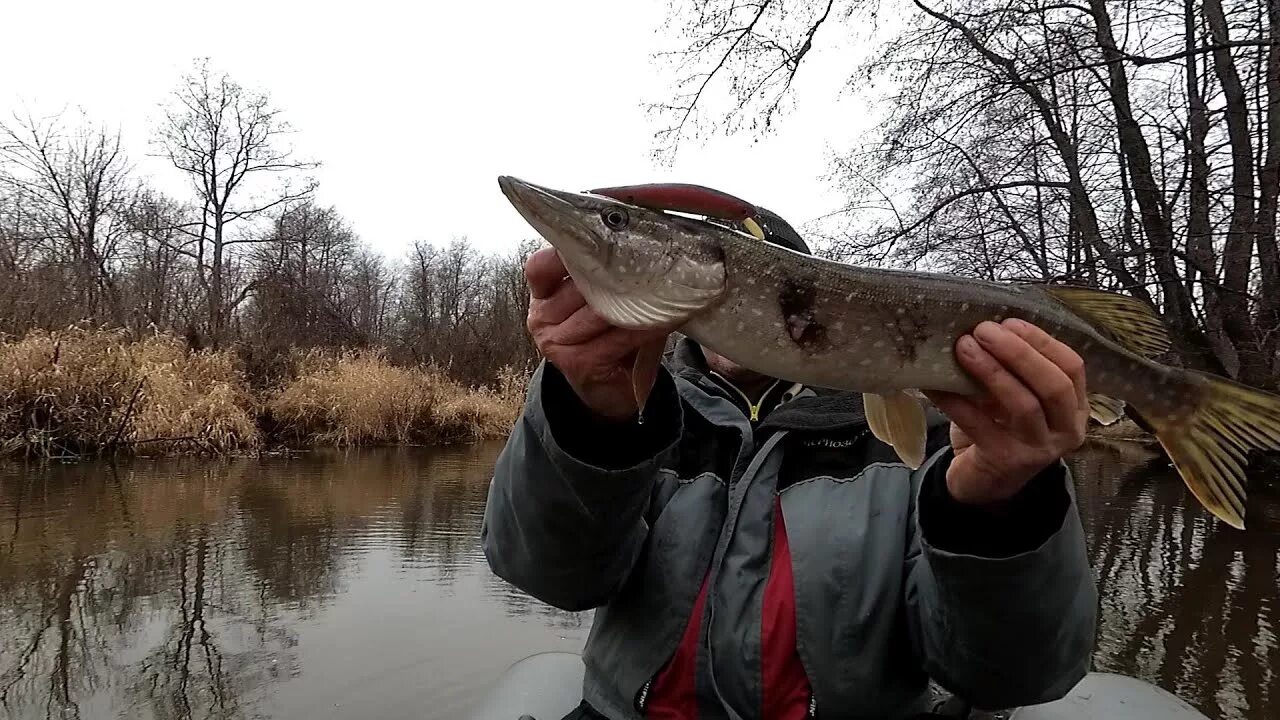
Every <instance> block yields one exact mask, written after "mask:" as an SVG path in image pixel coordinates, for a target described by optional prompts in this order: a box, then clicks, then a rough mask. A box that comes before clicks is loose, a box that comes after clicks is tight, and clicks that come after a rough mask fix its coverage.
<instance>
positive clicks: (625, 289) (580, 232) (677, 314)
mask: <svg viewBox="0 0 1280 720" xmlns="http://www.w3.org/2000/svg"><path fill="white" fill-rule="evenodd" d="M498 185H499V187H501V189H502V192H503V194H505V195H506V197H507V199H508V200H509V201H510V202H511V204H512V205H514V206H515V208H516V210H517V211H518V212H519V213H520V215H521V216H523V217H524V219H525V220H526V221H527V222H528V223H529V224H530V225H532V226H533V228H534V229H535V230H537V231H538V233H539V234H540V235H542V237H543V238H545V239H546V240H547V242H549V243H550V244H551V245H552V246H553V247H555V249H556V250H557V251H558V252H559V254H560V257H561V258H562V259H563V261H564V264H565V268H566V269H567V270H568V271H569V274H570V276H571V277H572V278H573V279H574V281H575V283H577V285H578V287H579V289H580V290H581V291H582V293H583V296H584V298H585V299H586V301H587V303H588V304H589V305H591V307H592V309H594V310H595V311H596V312H598V313H599V314H601V315H602V316H604V317H605V318H606V319H608V320H609V321H610V322H612V323H613V324H614V325H617V326H619V327H628V328H635V329H647V328H657V327H664V326H665V327H677V326H679V325H680V324H682V323H683V322H685V321H687V320H688V319H689V318H690V317H692V316H693V315H694V314H696V313H698V312H700V311H702V310H704V309H706V308H707V307H710V306H711V305H713V304H714V303H715V302H716V301H717V300H718V299H719V298H720V297H721V296H722V294H723V293H724V290H725V268H724V253H723V247H724V246H723V244H722V243H721V242H720V240H721V238H719V237H718V233H726V234H728V233H734V232H735V231H734V230H731V229H729V228H727V227H723V226H720V225H716V224H714V223H710V222H704V221H700V220H696V219H694V218H688V217H684V216H680V215H672V214H670V213H665V212H662V211H660V210H654V209H650V208H644V207H640V206H636V205H630V204H628V203H625V202H622V201H620V200H616V199H614V198H609V197H605V196H602V195H594V194H591V193H576V192H565V191H562V190H554V189H551V188H547V187H542V186H540V185H535V184H533V183H530V182H526V181H524V180H520V179H518V178H513V177H510V176H502V177H500V178H498ZM739 234H741V233H739Z"/></svg>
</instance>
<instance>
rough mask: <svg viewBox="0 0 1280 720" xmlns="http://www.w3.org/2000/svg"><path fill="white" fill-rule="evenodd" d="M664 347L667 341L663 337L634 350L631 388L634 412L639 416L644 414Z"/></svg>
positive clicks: (660, 363) (656, 376)
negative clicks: (634, 405) (634, 401)
mask: <svg viewBox="0 0 1280 720" xmlns="http://www.w3.org/2000/svg"><path fill="white" fill-rule="evenodd" d="M666 347H667V341H666V339H665V338H664V339H661V340H654V341H653V342H651V343H648V344H646V345H642V346H640V348H639V349H638V350H636V359H635V362H634V363H632V365H631V388H632V391H633V392H634V393H635V397H636V413H637V414H638V415H640V416H641V417H643V416H644V408H645V404H646V403H647V402H648V401H649V393H651V392H653V383H654V381H655V380H657V378H658V368H659V367H661V365H662V353H663V351H664V350H666Z"/></svg>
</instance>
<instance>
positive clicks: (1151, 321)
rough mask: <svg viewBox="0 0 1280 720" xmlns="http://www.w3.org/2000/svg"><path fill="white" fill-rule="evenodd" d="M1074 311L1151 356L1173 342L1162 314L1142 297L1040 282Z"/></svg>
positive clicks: (1142, 353)
mask: <svg viewBox="0 0 1280 720" xmlns="http://www.w3.org/2000/svg"><path fill="white" fill-rule="evenodd" d="M1038 287H1040V288H1041V289H1042V290H1044V291H1045V292H1046V293H1048V294H1049V295H1050V296H1052V297H1053V298H1054V299H1056V300H1058V301H1059V302H1061V303H1062V304H1063V305H1065V306H1066V307H1067V309H1068V310H1070V311H1071V312H1072V313H1074V314H1076V315H1078V316H1080V317H1081V318H1082V319H1084V320H1086V321H1087V322H1088V323H1089V324H1091V325H1093V326H1095V327H1096V328H1098V329H1099V330H1101V331H1103V334H1105V335H1107V336H1108V337H1110V338H1111V339H1112V340H1114V341H1116V342H1117V343H1119V344H1120V345H1122V346H1124V347H1125V348H1127V349H1129V350H1131V351H1133V352H1136V353H1138V354H1140V355H1146V356H1148V357H1150V356H1155V355H1160V354H1161V353H1163V352H1165V351H1167V350H1168V349H1169V348H1170V347H1171V345H1172V342H1171V341H1170V339H1169V331H1168V328H1166V327H1165V325H1164V322H1163V321H1162V320H1161V319H1160V316H1159V315H1157V314H1156V313H1155V310H1153V309H1152V308H1151V307H1150V306H1149V305H1147V304H1146V303H1144V302H1142V301H1141V300H1139V299H1137V298H1135V297H1130V296H1128V295H1122V294H1120V293H1114V292H1109V291H1107V290H1098V289H1096V288H1086V287H1075V286H1065V285H1040V286H1038Z"/></svg>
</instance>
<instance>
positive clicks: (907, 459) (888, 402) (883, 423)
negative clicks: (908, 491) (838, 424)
mask: <svg viewBox="0 0 1280 720" xmlns="http://www.w3.org/2000/svg"><path fill="white" fill-rule="evenodd" d="M862 407H863V411H864V412H865V413H866V415H867V425H869V426H871V434H873V435H875V436H876V437H877V438H879V439H880V441H881V442H883V443H885V444H886V445H889V446H891V447H892V448H893V449H894V451H895V452H897V453H898V458H899V459H901V460H902V462H904V463H906V464H907V467H910V468H911V469H912V470H915V469H917V468H919V467H920V465H921V464H923V463H924V451H925V444H926V442H927V440H928V437H927V433H928V430H927V428H926V427H925V418H924V408H923V407H922V406H921V405H920V401H919V400H917V399H915V398H914V397H911V396H910V395H908V394H906V393H905V392H902V391H894V392H890V393H888V394H885V395H877V394H875V393H866V394H864V395H863V396H862Z"/></svg>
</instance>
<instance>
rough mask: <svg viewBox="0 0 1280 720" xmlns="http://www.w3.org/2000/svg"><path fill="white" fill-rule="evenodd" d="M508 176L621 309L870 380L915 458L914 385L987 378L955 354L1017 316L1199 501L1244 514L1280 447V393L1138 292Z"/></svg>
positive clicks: (577, 275)
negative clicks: (1137, 425)
mask: <svg viewBox="0 0 1280 720" xmlns="http://www.w3.org/2000/svg"><path fill="white" fill-rule="evenodd" d="M499 184H500V186H501V187H502V190H503V192H504V193H505V194H506V195H507V197H508V199H510V200H511V202H512V204H513V205H514V206H515V207H516V209H517V210H518V211H519V212H520V213H521V214H522V215H523V216H524V217H525V219H526V220H528V221H529V223H530V224H531V225H532V226H533V227H534V228H535V229H537V230H538V231H539V232H540V233H541V234H542V235H543V237H545V238H546V239H547V240H548V241H549V242H550V243H551V244H552V245H554V246H555V247H556V248H557V250H558V251H559V253H560V255H561V257H562V259H563V260H564V262H565V266H566V268H568V270H569V273H570V275H571V276H572V277H573V279H574V281H575V283H576V284H577V286H578V287H579V289H580V290H581V291H582V293H583V296H584V297H585V299H586V301H587V303H588V304H589V305H590V306H591V307H592V309H594V310H595V311H596V312H597V313H599V314H600V315H602V316H603V317H605V318H606V319H607V320H609V321H610V322H612V323H613V324H615V325H618V326H621V327H632V328H655V327H669V328H671V329H679V330H680V332H682V333H684V334H685V335H687V336H689V337H690V338H692V339H693V340H695V341H697V342H698V343H700V344H701V345H703V346H704V347H707V348H708V349H710V350H713V351H714V352H716V353H719V354H721V355H723V356H725V357H727V358H729V359H730V360H732V361H734V362H735V363H737V364H739V365H741V366H743V367H747V368H750V369H752V370H755V371H757V372H760V373H763V374H766V375H769V376H772V377H777V378H781V379H784V380H787V381H791V382H799V383H804V384H808V385H814V386H818V387H825V388H832V389H840V390H849V391H856V392H862V393H864V397H865V398H866V401H867V403H866V404H867V411H868V413H867V414H868V419H869V422H870V424H871V426H872V430H873V432H875V434H876V436H877V437H879V438H880V439H882V440H884V441H886V442H888V443H890V444H892V445H893V446H894V448H895V449H896V450H897V451H898V454H899V456H900V457H902V458H903V460H904V461H905V462H907V464H909V465H912V466H917V465H918V464H919V462H920V461H921V460H922V459H923V455H922V453H923V450H924V426H923V411H922V408H920V406H919V401H918V400H916V399H914V397H913V395H914V391H920V390H942V391H949V392H953V393H961V394H973V393H975V392H977V391H978V386H977V385H976V384H975V383H974V381H973V380H972V378H970V376H969V375H968V374H967V373H966V372H965V371H964V370H963V369H962V368H961V367H960V366H959V364H958V363H957V362H956V359H955V356H954V347H955V343H956V340H957V339H958V338H959V337H960V336H961V335H963V334H966V333H969V332H972V330H973V328H974V327H975V326H977V325H978V324H979V323H981V322H983V321H985V320H996V321H999V320H1003V319H1005V318H1019V319H1022V320H1025V321H1027V322H1030V323H1032V324H1034V325H1036V326H1038V327H1040V328H1042V329H1043V330H1045V331H1046V332H1048V333H1049V334H1050V335H1052V336H1054V337H1056V338H1057V339H1058V340H1060V341H1062V342H1063V343H1065V344H1066V345H1068V346H1069V347H1071V348H1072V349H1074V350H1075V351H1076V352H1077V353H1078V354H1079V355H1080V356H1081V358H1082V359H1083V360H1084V363H1085V368H1086V374H1087V382H1088V388H1089V391H1090V393H1091V395H1090V405H1091V410H1092V413H1093V415H1094V417H1095V418H1097V419H1098V420H1100V421H1103V422H1111V421H1114V420H1115V419H1117V418H1118V417H1119V416H1120V414H1121V413H1122V412H1123V409H1124V406H1125V405H1126V404H1127V405H1130V406H1132V408H1133V409H1134V410H1135V411H1136V412H1137V413H1138V414H1140V415H1141V417H1142V418H1144V419H1145V420H1146V422H1147V423H1148V424H1149V425H1150V426H1152V427H1153V428H1154V429H1155V432H1156V437H1157V438H1158V439H1159V441H1160V442H1161V444H1162V445H1163V447H1164V448H1165V450H1166V452H1168V454H1169V456H1170V458H1171V459H1172V460H1173V462H1174V465H1175V466H1176V467H1177V468H1178V470H1179V472H1180V473H1181V475H1182V477H1183V479H1184V481H1185V482H1186V483H1187V486H1188V487H1189V488H1190V489H1191V491H1192V492H1193V494H1194V495H1195V496H1196V497H1197V499H1199V500H1200V502H1201V503H1202V504H1204V505H1205V506H1206V507H1207V508H1208V509H1209V510H1210V511H1211V512H1213V513H1214V514H1215V515H1216V516H1217V517H1219V518H1220V519H1222V520H1224V521H1225V522H1227V523H1228V524H1230V525H1232V526H1234V527H1237V528H1242V527H1243V524H1244V520H1243V515H1244V501H1245V484H1244V483H1245V476H1244V466H1245V464H1246V461H1247V453H1248V451H1250V450H1280V398H1278V397H1276V396H1274V395H1271V394H1269V393H1265V392H1263V391H1260V390H1257V389H1255V388H1250V387H1246V386H1244V385H1240V384H1238V383H1235V382H1233V381H1231V380H1228V379H1225V378H1220V377H1215V376H1210V375H1205V374H1201V373H1197V372H1194V371H1190V370H1185V369H1181V368H1175V367H1171V366H1168V365H1164V364H1161V363H1159V362H1157V361H1155V360H1154V359H1152V358H1153V356H1156V355H1158V354H1160V353H1161V352H1163V351H1164V350H1167V349H1168V347H1169V341H1168V337H1167V335H1166V334H1165V331H1164V327H1163V325H1162V324H1161V322H1160V320H1159V319H1158V317H1157V316H1156V315H1155V314H1154V313H1153V312H1152V311H1151V310H1150V308H1148V307H1146V306H1144V305H1142V304H1141V303H1139V302H1138V301H1137V300H1134V299H1133V298H1129V297H1127V296H1122V295H1116V294H1112V293H1107V292H1104V291H1099V290H1092V289H1086V288H1065V287H1057V286H1048V285H1034V284H1009V283H995V282H988V281H982V280H976V279H970V278H962V277H956V276H951V275H943V274H936V273H924V272H911V271H903V270H892V269H879V268H867V267H859V266H854V265H849V264H845V263H839V262H835V261H831V260H825V259H821V258H816V257H813V256H810V255H805V254H802V253H798V252H795V251H792V250H790V249H788V248H784V247H780V246H778V245H774V244H771V243H766V242H762V241H760V240H759V239H757V238H755V237H753V236H751V235H749V234H746V233H743V232H738V231H736V230H734V229H732V228H729V227H726V226H725V225H723V224H720V223H717V222H710V221H702V220H696V219H693V218H687V217H683V216H678V215H671V214H668V213H663V212H661V211H659V210H655V209H652V208H644V207H638V206H634V205H629V204H627V203H626V202H623V201H620V200H618V199H617V198H613V197H603V196H598V195H594V194H590V193H565V192H561V191H557V190H552V189H549V188H543V187H540V186H536V185H533V184H531V183H527V182H524V181H521V180H517V179H515V178H510V177H503V178H500V179H499ZM650 362H652V363H656V359H653V360H651V361H650ZM640 364H641V360H639V359H638V360H637V368H639V367H640Z"/></svg>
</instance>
